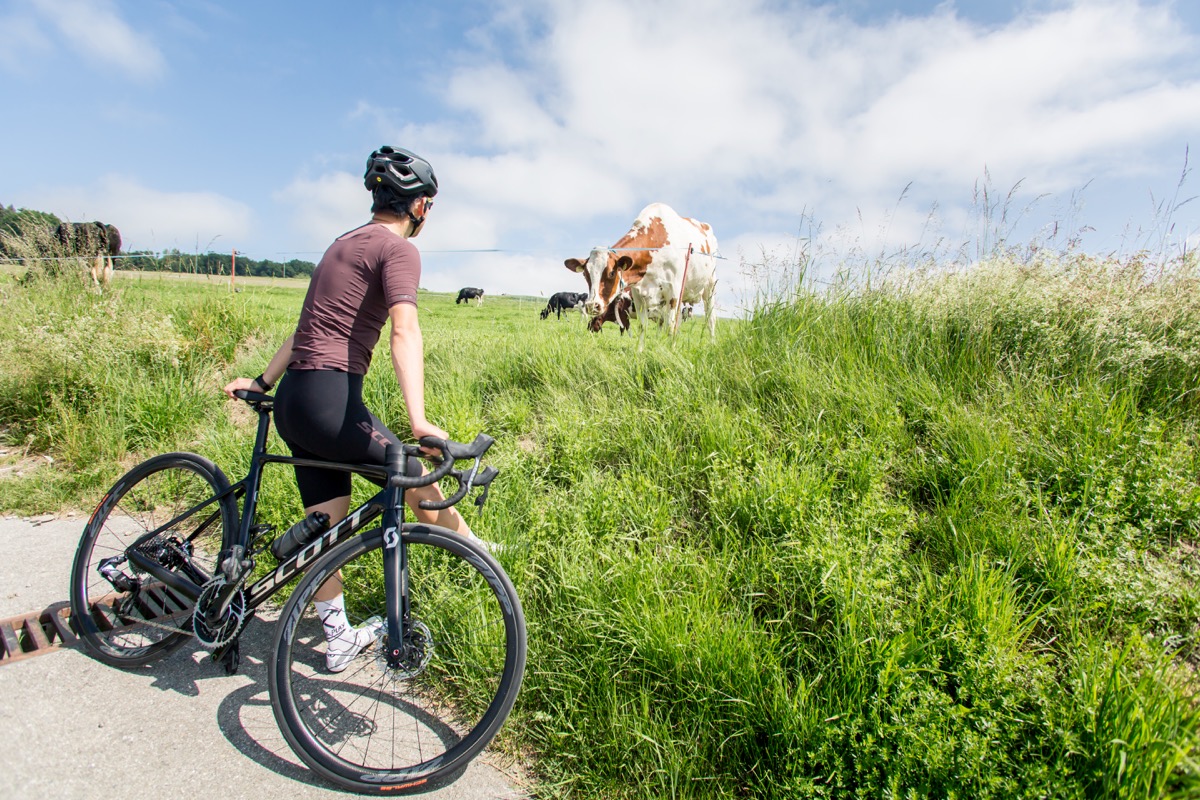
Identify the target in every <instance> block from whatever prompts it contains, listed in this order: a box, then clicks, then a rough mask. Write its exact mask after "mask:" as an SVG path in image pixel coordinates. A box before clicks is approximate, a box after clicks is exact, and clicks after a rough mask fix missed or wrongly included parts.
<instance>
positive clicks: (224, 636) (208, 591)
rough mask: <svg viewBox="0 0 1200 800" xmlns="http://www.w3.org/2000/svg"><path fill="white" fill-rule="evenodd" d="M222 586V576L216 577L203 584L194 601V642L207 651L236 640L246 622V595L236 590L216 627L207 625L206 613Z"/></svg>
mask: <svg viewBox="0 0 1200 800" xmlns="http://www.w3.org/2000/svg"><path fill="white" fill-rule="evenodd" d="M224 586H225V576H224V575H217V577H215V578H213V579H212V580H210V581H209V582H208V583H206V584H204V589H203V590H202V591H201V592H200V598H199V599H198V600H196V608H195V610H194V611H193V612H192V632H193V633H195V634H196V640H197V641H199V642H200V644H201V645H202V646H203V647H206V648H208V649H209V650H215V649H217V648H218V647H224V646H225V645H227V644H229V643H230V642H232V641H233V640H234V639H236V638H237V635H238V634H239V633H241V632H242V626H243V625H244V624H245V622H246V593H245V592H244V591H242V590H241V589H238V590H237V592H236V593H234V595H233V597H232V598H231V599H230V601H229V606H228V607H227V608H226V609H225V613H224V614H223V615H222V616H221V620H220V622H218V623H217V624H216V625H210V624H209V622H208V619H207V617H208V611H209V609H210V608H212V606H213V603H215V602H217V600H218V598H219V597H220V594H221V589H222V588H223V587H224Z"/></svg>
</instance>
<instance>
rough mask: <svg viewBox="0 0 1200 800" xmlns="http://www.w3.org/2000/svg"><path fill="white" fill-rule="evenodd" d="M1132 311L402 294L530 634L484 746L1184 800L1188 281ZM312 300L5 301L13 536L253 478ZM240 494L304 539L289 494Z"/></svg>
mask: <svg viewBox="0 0 1200 800" xmlns="http://www.w3.org/2000/svg"><path fill="white" fill-rule="evenodd" d="M1141 278H1142V275H1141V270H1140V268H1139V266H1138V265H1136V264H1127V265H1121V264H1116V263H1094V262H1090V261H1087V260H1083V259H1078V260H1073V261H1070V262H1068V263H1046V264H1039V265H1035V266H1028V265H1026V266H1018V265H1015V264H1010V263H1004V262H1002V261H996V262H992V263H989V264H985V265H984V266H982V267H980V268H978V269H976V270H975V271H974V272H973V273H971V274H969V275H964V276H958V277H943V278H924V279H921V280H916V281H913V282H911V283H908V284H906V285H903V286H901V285H898V284H892V285H890V286H888V287H886V288H882V289H875V290H873V291H870V292H866V291H858V292H832V293H829V294H822V295H816V294H812V293H807V292H795V293H788V294H787V295H786V297H784V298H783V299H782V300H776V301H771V302H765V301H764V302H763V303H762V304H761V305H760V307H759V308H758V310H757V311H756V312H755V314H754V315H753V316H752V318H750V319H748V320H746V321H744V322H739V323H732V322H730V323H726V324H724V325H722V326H720V327H719V329H718V339H717V342H716V343H715V344H710V343H709V342H708V341H707V340H706V339H705V337H704V336H703V335H701V326H700V322H699V320H696V321H692V322H689V323H687V324H686V325H685V327H684V331H683V336H682V338H681V340H680V342H679V343H678V344H677V346H675V347H674V348H672V347H669V346H667V344H666V343H665V342H664V341H663V340H662V339H661V338H660V337H657V336H654V335H650V336H648V339H649V341H648V345H647V348H646V352H645V353H644V354H638V353H637V352H636V350H635V347H634V342H632V341H630V339H629V337H625V338H619V337H618V336H617V335H616V332H615V331H614V330H612V329H611V328H610V329H608V330H606V331H605V332H604V333H603V334H602V335H599V336H591V335H588V334H587V333H586V332H585V331H584V330H583V329H582V326H581V325H580V324H579V320H578V318H577V317H572V318H571V321H570V322H568V321H567V320H565V319H564V320H563V321H562V322H557V321H555V320H554V319H553V318H551V319H549V320H547V321H544V322H542V321H539V320H538V318H537V315H536V312H537V311H538V306H537V305H536V304H534V303H531V302H519V301H516V300H511V299H505V298H488V300H487V301H486V302H485V303H484V304H483V306H482V307H479V308H477V307H475V306H474V305H470V306H465V305H464V306H455V304H454V302H453V298H452V297H447V296H444V295H425V296H423V297H422V323H423V327H424V330H425V335H426V348H427V352H428V363H429V368H428V372H427V382H428V389H429V410H430V416H431V418H432V419H434V420H435V421H437V422H439V423H440V424H442V425H443V426H444V427H446V428H447V429H448V430H449V431H450V432H451V433H452V434H453V435H455V436H457V437H459V438H469V437H470V436H472V435H473V434H474V433H475V432H476V431H479V430H486V431H489V432H491V433H492V434H494V435H495V436H496V437H497V439H498V444H497V446H496V447H495V448H494V450H493V453H494V457H493V458H492V459H491V460H492V463H495V464H496V465H497V466H499V467H500V468H501V469H502V477H501V478H500V480H499V481H498V482H497V485H496V487H495V490H494V491H493V493H492V497H491V500H490V502H489V505H488V507H487V509H486V510H485V511H484V512H483V513H482V514H479V513H476V512H475V511H474V510H473V509H468V510H467V511H466V513H467V514H468V518H469V519H470V521H471V522H472V524H473V526H474V527H475V529H476V530H477V531H478V532H479V533H480V534H481V535H484V536H486V537H487V538H491V539H498V540H501V541H505V542H508V543H510V545H512V546H511V547H510V548H509V549H508V550H507V551H506V552H505V553H504V555H503V558H502V560H503V561H504V562H505V566H506V568H507V569H508V570H509V571H510V573H511V574H512V576H513V578H514V580H515V582H516V584H517V586H518V589H519V591H520V593H521V595H522V598H523V600H524V603H525V608H526V612H527V616H528V619H529V634H530V661H529V671H528V674H527V678H526V683H525V688H524V691H523V694H522V697H521V701H520V703H519V704H518V707H517V710H516V712H515V714H514V717H513V720H512V722H511V723H510V724H509V726H508V727H507V728H506V731H505V734H504V740H503V741H504V743H506V744H507V745H509V746H513V747H521V748H523V749H524V751H525V752H528V753H532V754H533V755H534V756H536V764H537V766H538V769H539V772H540V777H541V779H542V781H543V786H544V787H545V789H544V791H545V793H546V794H547V796H550V795H562V796H570V797H645V798H651V797H654V798H657V797H762V798H767V797H771V798H793V797H807V796H816V797H863V798H867V797H871V798H873V797H960V798H964V797H969V798H972V800H976V799H977V798H1011V797H1031V798H1032V797H1056V798H1057V797H1061V798H1083V797H1095V798H1100V797H1105V798H1107V797H1130V798H1135V797H1136V798H1142V797H1163V796H1191V797H1195V796H1200V767H1198V766H1197V761H1198V760H1200V751H1198V749H1197V748H1198V741H1200V738H1198V737H1200V707H1198V705H1197V700H1196V690H1197V687H1198V679H1197V675H1196V671H1195V668H1196V665H1197V663H1198V661H1200V631H1198V628H1197V620H1198V618H1200V584H1198V582H1197V578H1198V575H1200V559H1198V554H1197V549H1196V548H1197V529H1198V526H1200V489H1198V487H1197V467H1198V460H1200V459H1198V440H1197V422H1198V420H1200V403H1198V402H1197V400H1198V397H1197V393H1196V392H1197V387H1198V383H1200V291H1198V290H1200V280H1198V278H1200V275H1198V273H1197V271H1196V269H1195V268H1194V267H1190V266H1180V267H1177V268H1175V269H1174V270H1173V271H1171V272H1170V273H1168V274H1165V275H1160V276H1159V277H1158V278H1157V279H1156V280H1154V281H1153V282H1150V283H1145V282H1143V281H1142V280H1141ZM301 297H302V287H291V286H286V285H283V284H278V285H273V286H249V285H247V286H246V287H245V288H244V290H243V291H242V292H241V293H238V294H235V295H233V294H230V293H229V292H228V291H227V287H226V286H225V285H224V284H223V283H218V284H214V285H205V284H203V283H194V284H188V283H184V282H179V281H160V280H144V281H139V280H137V279H130V278H129V277H128V276H121V277H120V278H119V279H118V280H117V281H116V282H115V283H114V286H113V287H112V289H111V290H110V291H109V292H108V293H106V294H104V295H102V296H101V295H99V294H97V293H95V292H93V291H90V290H88V291H83V290H81V287H80V285H79V284H78V283H76V282H74V281H71V280H67V281H66V282H63V281H57V282H55V281H49V282H43V283H40V284H36V285H33V286H20V285H17V284H16V283H15V282H13V281H11V280H8V279H3V282H2V283H0V303H2V304H3V308H4V314H3V315H0V425H3V426H4V427H3V433H4V437H5V440H6V445H7V448H8V449H9V450H10V451H17V454H18V455H19V454H20V453H29V454H45V455H49V456H51V457H52V458H53V465H52V466H50V465H46V466H42V467H40V468H33V467H30V468H29V469H28V470H27V471H26V472H25V473H24V474H22V475H19V476H17V475H12V476H10V477H8V478H7V479H5V480H3V481H0V508H3V509H9V510H14V509H15V510H21V511H26V512H33V511H45V510H50V509H58V508H61V507H64V506H77V507H80V508H84V509H86V508H87V507H88V506H89V504H90V503H92V502H94V501H95V499H96V498H97V497H98V496H99V494H100V493H101V492H102V491H103V490H104V489H105V488H106V487H107V486H108V485H109V484H110V483H111V482H112V481H113V480H114V478H115V477H116V476H117V475H118V473H119V472H120V471H121V470H122V469H123V468H124V467H127V466H129V465H130V464H132V463H135V462H136V461H137V460H138V459H140V458H142V457H144V456H147V455H150V454H153V453H156V452H160V451H164V450H170V449H189V450H195V451H198V452H201V453H203V454H205V455H207V456H209V457H211V458H213V459H214V460H216V461H217V462H218V463H219V464H221V465H223V466H224V467H225V469H226V471H227V472H228V473H229V474H230V475H235V476H236V475H240V473H241V470H242V469H244V464H245V460H246V457H247V454H248V450H249V447H250V445H251V441H250V439H251V436H250V428H249V427H248V425H249V424H250V421H249V420H248V419H247V415H246V414H241V413H237V411H238V409H236V408H235V405H236V404H230V403H227V402H226V401H225V400H224V399H223V397H222V395H221V394H220V392H219V387H220V386H221V385H222V384H223V383H224V381H225V380H227V379H228V378H229V377H231V376H233V375H238V374H242V375H255V374H257V373H258V372H259V371H260V369H261V367H262V365H263V364H264V363H265V361H266V359H267V357H268V356H269V355H270V353H271V352H273V349H274V346H275V345H276V343H277V342H278V341H279V340H280V339H281V338H282V337H283V336H284V335H285V334H286V333H287V332H288V330H289V326H290V325H291V324H293V322H294V318H295V314H296V311H297V308H298V306H299V302H300V299H301ZM388 369H389V363H388V359H387V358H386V355H385V354H384V353H383V352H382V351H381V353H380V354H379V355H378V356H377V358H376V362H375V365H374V367H373V369H372V372H371V374H370V375H369V376H368V380H367V393H368V402H369V403H370V404H371V405H372V407H374V408H375V409H376V410H377V411H379V412H380V416H381V417H382V418H384V419H385V420H392V421H396V429H397V430H403V429H404V424H403V422H402V419H403V404H402V401H401V398H400V396H399V393H398V390H397V389H396V385H395V381H394V379H393V378H392V377H391V375H390V374H389V372H388ZM40 461H41V463H43V464H45V459H40ZM264 491H265V494H266V497H267V498H268V500H267V504H266V505H265V506H264V509H263V511H264V514H265V516H266V518H267V519H268V520H269V521H273V522H275V523H277V524H280V525H286V524H287V523H289V522H291V521H293V520H294V519H295V518H296V517H297V516H298V513H299V502H298V498H297V495H296V492H295V489H294V486H293V484H292V477H291V475H290V473H289V472H287V471H286V470H283V469H277V470H276V471H275V472H274V473H273V474H271V473H269V474H268V478H267V482H266V485H265V490H264ZM66 569H67V565H65V564H64V570H66ZM64 574H65V572H64Z"/></svg>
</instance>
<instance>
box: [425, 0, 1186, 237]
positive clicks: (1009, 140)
mask: <svg viewBox="0 0 1200 800" xmlns="http://www.w3.org/2000/svg"><path fill="white" fill-rule="evenodd" d="M514 14H517V15H524V16H519V18H517V19H516V20H515V21H514V16H513V15H514ZM537 14H540V15H541V19H540V20H536V21H540V22H541V23H543V24H540V25H539V24H533V23H534V22H535V20H531V17H533V16H534V15H537ZM531 31H538V32H540V33H531ZM484 33H485V34H487V35H488V36H490V40H489V41H490V42H491V43H492V44H493V46H491V47H484V48H481V52H484V53H493V54H506V55H503V56H501V55H494V56H492V57H493V58H494V59H495V60H494V62H493V63H479V62H478V61H476V62H475V63H472V64H471V65H470V66H469V67H464V68H461V69H460V70H459V71H458V72H456V73H454V74H453V75H452V76H451V77H450V78H449V79H448V81H447V85H448V87H449V96H450V97H451V101H452V103H453V104H454V108H455V109H456V111H458V112H460V113H464V114H467V115H468V116H469V117H471V119H472V120H473V121H474V122H475V123H477V125H478V127H479V134H478V140H477V142H476V143H477V144H478V143H482V145H483V147H484V148H485V149H487V150H489V151H491V152H487V153H486V154H484V155H479V154H477V153H476V154H473V155H469V156H468V155H464V154H461V153H457V154H454V155H451V156H449V157H448V158H447V160H446V161H445V163H446V164H447V170H448V175H450V176H452V178H453V183H452V184H451V183H449V182H446V186H451V185H453V186H454V187H455V188H454V191H455V192H461V196H462V197H463V198H464V199H465V200H466V201H468V202H471V203H472V204H474V205H476V206H478V207H488V208H491V209H492V213H493V214H494V215H495V216H496V218H497V220H498V225H497V227H498V229H499V230H501V231H510V230H513V229H519V228H520V227H521V223H522V220H528V219H530V218H531V216H532V218H533V219H534V220H536V221H538V222H539V223H542V222H543V221H544V220H547V219H562V220H564V221H567V220H573V221H575V222H576V227H579V226H580V225H586V224H587V222H588V220H589V219H594V218H596V217H601V216H606V215H607V216H609V217H611V216H613V215H616V216H621V215H622V213H623V214H624V215H628V216H630V218H632V214H634V213H636V210H637V209H638V208H640V207H641V205H642V204H643V203H644V202H647V201H649V200H658V199H666V200H669V201H673V202H676V205H677V206H679V207H683V208H684V210H685V211H686V210H688V209H690V208H691V207H693V206H703V205H707V206H708V207H713V208H720V209H722V211H723V214H724V216H723V219H722V220H721V221H719V222H718V221H716V220H711V221H713V222H714V225H715V226H716V227H717V233H718V235H719V236H722V237H723V238H724V239H725V240H730V241H732V236H731V235H730V234H733V233H734V230H730V226H738V225H740V226H743V227H757V226H756V225H755V224H754V223H755V218H756V215H758V214H768V215H770V216H771V217H773V218H775V219H778V218H780V217H784V218H787V217H791V216H794V215H796V214H798V213H801V212H802V211H807V212H809V213H813V214H815V215H816V216H817V217H819V218H822V219H829V220H836V221H839V222H838V224H839V225H841V226H842V228H843V229H844V230H843V235H844V234H845V233H846V231H849V233H851V234H853V235H854V236H857V237H865V239H866V240H868V241H869V242H870V243H871V245H872V246H875V245H876V243H877V242H878V245H879V246H880V247H884V248H886V247H887V246H889V243H898V244H910V245H912V244H917V242H913V241H905V240H904V239H902V238H900V237H905V236H918V237H920V236H922V235H930V231H929V230H928V221H929V220H928V217H929V214H930V212H929V208H930V207H931V206H932V203H933V201H934V200H938V201H940V202H941V203H942V205H943V207H944V209H945V210H944V212H943V213H942V215H940V216H939V220H940V221H941V222H942V223H943V224H945V225H946V227H947V230H944V231H942V233H943V235H955V234H956V233H957V229H958V228H962V227H964V226H965V221H964V218H963V214H962V213H961V212H962V208H963V205H964V200H966V205H969V199H968V198H969V196H970V187H971V185H972V184H973V183H974V182H976V181H978V180H979V179H980V178H981V177H983V176H984V174H985V169H986V170H988V171H989V172H990V175H991V176H992V178H993V179H994V181H995V184H994V186H1002V187H1005V188H1006V189H1007V188H1008V187H1011V186H1014V185H1017V184H1018V182H1022V181H1023V182H1022V183H1020V186H1019V192H1018V194H1019V197H1018V201H1019V202H1029V201H1031V200H1032V198H1034V197H1037V196H1038V195H1040V194H1043V193H1046V192H1061V191H1069V190H1071V189H1072V188H1077V187H1080V186H1082V185H1083V184H1084V183H1086V181H1088V180H1089V179H1092V178H1095V177H1098V176H1111V175H1114V174H1135V173H1138V172H1139V171H1140V172H1141V174H1147V173H1149V172H1150V171H1153V170H1158V169H1161V160H1160V159H1161V152H1160V151H1159V150H1158V149H1157V148H1160V147H1162V146H1172V145H1174V144H1177V145H1178V148H1179V150H1180V151H1182V149H1183V145H1184V143H1186V141H1187V140H1188V138H1189V137H1195V136H1197V135H1198V134H1200V70H1197V64H1196V58H1195V56H1193V55H1192V54H1193V53H1194V52H1196V51H1197V44H1198V43H1197V41H1196V38H1195V36H1194V35H1192V34H1190V33H1188V32H1187V31H1186V30H1185V29H1184V28H1183V27H1182V26H1181V25H1180V24H1179V21H1178V20H1177V19H1176V18H1175V17H1174V16H1173V14H1172V11H1171V6H1170V5H1169V4H1163V3H1149V2H1136V1H1135V0H1089V1H1087V2H1085V1H1084V0H1077V1H1076V2H1071V3H1064V4H1059V5H1058V6H1057V7H1056V9H1055V10H1053V11H1050V12H1035V11H1025V12H1022V13H1021V14H1019V15H1018V16H1017V17H1015V18H1014V19H1013V20H1011V21H1010V22H1008V23H1006V24H1001V25H992V26H988V27H983V26H979V25H976V24H974V23H972V22H970V21H969V20H967V19H964V18H961V17H959V16H957V15H956V14H955V13H954V11H953V7H952V6H950V5H945V6H941V7H939V8H938V10H936V11H935V12H933V13H932V14H930V15H927V16H922V17H916V16H907V17H903V16H896V17H893V18H890V19H887V20H884V21H880V22H877V23H872V24H861V23H858V22H855V21H854V20H852V19H850V18H849V17H846V16H841V15H838V14H837V13H836V12H834V11H830V10H826V9H813V8H810V7H805V6H801V5H794V4H777V3H766V2H758V3H742V4H737V5H736V6H733V5H731V4H728V3H723V2H717V0H699V2H696V0H652V1H651V2H646V1H645V0H640V1H639V2H637V3H634V2H632V0H606V2H598V3H589V4H579V3H574V2H568V1H567V0H546V1H545V2H543V3H541V4H539V5H536V6H533V5H529V4H522V5H512V6H510V7H509V8H508V11H507V13H506V14H503V15H499V16H498V17H497V21H496V22H495V23H494V27H493V28H492V29H490V30H487V31H485V32H484ZM512 52H518V53H520V56H518V58H520V59H522V60H521V61H520V63H514V62H513V60H512V59H513V57H512V56H511V55H508V54H511V53H512ZM501 58H504V59H505V60H504V61H501V60H500V59H501ZM448 149H449V148H448ZM463 149H465V147H464V148H463ZM439 163H442V162H439ZM439 174H441V173H440V172H439ZM910 182H911V183H912V184H913V191H912V195H913V197H912V199H910V200H909V201H907V202H908V204H909V205H912V206H913V208H911V209H908V208H901V209H897V207H896V206H897V201H896V198H897V197H898V196H899V194H900V192H901V190H902V189H903V188H904V186H905V185H907V184H909V183H910ZM994 186H993V187H992V188H993V189H994ZM447 191H448V192H449V191H450V190H449V189H448V190H447ZM676 198H677V199H678V200H677V201H676ZM860 220H861V221H860ZM949 223H953V226H950V225H949ZM949 227H953V228H955V229H956V230H949V229H948V228H949ZM619 232H620V231H615V233H619ZM881 232H882V233H886V241H885V240H884V239H881V238H880V233H881ZM923 243H926V242H923ZM892 246H894V245H892Z"/></svg>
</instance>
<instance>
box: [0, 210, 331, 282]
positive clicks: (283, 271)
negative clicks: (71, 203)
mask: <svg viewBox="0 0 1200 800" xmlns="http://www.w3.org/2000/svg"><path fill="white" fill-rule="evenodd" d="M61 222H62V220H60V219H59V218H58V217H56V216H55V215H54V214H49V213H47V212H45V211H35V210H33V209H29V208H13V207H12V206H11V205H8V206H5V205H4V204H2V203H0V257H7V258H14V257H16V258H29V257H30V253H29V249H30V244H29V243H30V242H31V241H32V240H34V239H35V238H36V239H40V240H42V241H47V240H49V238H50V237H48V236H45V235H43V236H41V237H34V236H33V235H32V234H33V232H34V231H35V230H41V231H43V232H46V233H52V232H53V231H54V230H55V229H57V228H58V226H59V224H60V223H61ZM117 227H118V228H119V227H120V226H119V225H118V226H117ZM14 240H21V241H24V242H26V243H27V244H26V246H25V247H21V248H18V247H13V246H12V245H13V243H14ZM37 249H38V250H39V251H40V250H42V249H44V248H41V247H39V248H37ZM42 255H43V256H47V255H49V254H46V253H42ZM115 266H116V268H117V269H140V270H145V271H147V272H186V273H190V274H195V275H228V274H229V273H230V270H232V269H233V268H234V259H233V256H232V255H230V254H229V253H212V252H209V253H204V254H198V253H184V252H181V251H179V250H177V249H171V250H163V251H161V252H157V253H156V252H154V251H151V250H131V251H128V252H124V253H122V254H121V256H120V257H119V258H118V259H117V262H116V264H115ZM316 266H317V265H316V264H314V263H313V262H311V261H302V260H300V259H298V258H293V259H292V260H290V261H272V260H270V259H262V260H257V259H253V258H247V257H246V256H243V255H238V257H237V263H236V267H237V274H238V275H252V276H256V277H270V278H297V277H308V276H310V275H312V273H313V270H314V269H316Z"/></svg>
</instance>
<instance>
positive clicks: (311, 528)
mask: <svg viewBox="0 0 1200 800" xmlns="http://www.w3.org/2000/svg"><path fill="white" fill-rule="evenodd" d="M327 530H329V515H328V514H326V513H325V512H324V511H314V512H312V513H311V514H309V515H308V516H307V517H305V518H304V519H302V520H300V521H299V522H297V523H296V524H295V525H293V526H292V527H290V528H288V529H287V531H286V532H284V534H283V536H280V537H279V538H278V539H276V540H275V541H273V542H271V554H272V555H274V556H275V558H276V559H277V560H279V561H284V560H286V559H289V558H291V557H292V555H294V554H295V553H296V551H297V550H299V549H300V548H301V547H304V545H306V544H308V543H309V542H311V541H312V540H313V539H316V538H317V537H318V536H320V535H321V534H322V533H324V532H325V531H327Z"/></svg>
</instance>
